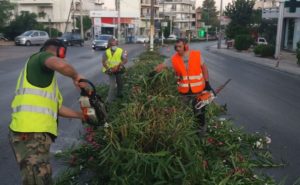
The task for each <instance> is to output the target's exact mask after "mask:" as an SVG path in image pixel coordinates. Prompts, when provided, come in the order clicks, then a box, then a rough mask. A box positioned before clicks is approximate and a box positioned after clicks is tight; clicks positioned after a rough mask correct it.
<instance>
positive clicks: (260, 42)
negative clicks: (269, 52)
mask: <svg viewBox="0 0 300 185" xmlns="http://www.w3.org/2000/svg"><path fill="white" fill-rule="evenodd" d="M256 44H257V45H260V44H262V45H268V42H267V40H266V39H265V38H264V37H258V38H257V40H256Z"/></svg>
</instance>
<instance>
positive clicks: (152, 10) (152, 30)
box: [150, 0, 154, 51]
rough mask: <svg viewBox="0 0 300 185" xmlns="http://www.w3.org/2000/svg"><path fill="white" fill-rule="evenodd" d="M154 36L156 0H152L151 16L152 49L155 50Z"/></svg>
mask: <svg viewBox="0 0 300 185" xmlns="http://www.w3.org/2000/svg"><path fill="white" fill-rule="evenodd" d="M153 38H154V0H151V18H150V51H153V48H154V46H153V40H154V39H153Z"/></svg>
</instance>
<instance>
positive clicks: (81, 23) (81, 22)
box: [80, 0, 84, 39]
mask: <svg viewBox="0 0 300 185" xmlns="http://www.w3.org/2000/svg"><path fill="white" fill-rule="evenodd" d="M80 34H81V38H82V39H84V35H83V18H82V0H80Z"/></svg>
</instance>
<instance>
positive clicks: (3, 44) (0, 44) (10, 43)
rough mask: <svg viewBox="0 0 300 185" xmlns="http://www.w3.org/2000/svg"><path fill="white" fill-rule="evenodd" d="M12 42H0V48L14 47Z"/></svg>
mask: <svg viewBox="0 0 300 185" xmlns="http://www.w3.org/2000/svg"><path fill="white" fill-rule="evenodd" d="M14 45H15V42H14V41H0V46H14Z"/></svg>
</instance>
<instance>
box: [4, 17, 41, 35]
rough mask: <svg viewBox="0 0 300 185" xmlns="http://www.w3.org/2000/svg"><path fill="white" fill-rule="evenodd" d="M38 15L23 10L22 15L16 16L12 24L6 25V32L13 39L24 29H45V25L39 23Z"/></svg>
mask: <svg viewBox="0 0 300 185" xmlns="http://www.w3.org/2000/svg"><path fill="white" fill-rule="evenodd" d="M36 18H37V15H36V14H35V13H30V12H27V11H22V12H21V14H20V15H18V16H16V18H15V20H13V21H11V23H10V25H9V26H7V27H6V29H5V33H6V35H7V37H9V38H10V39H13V38H14V37H16V36H17V35H20V34H21V33H23V32H24V31H27V30H32V29H40V30H41V29H43V25H42V24H40V23H38V22H37V20H36Z"/></svg>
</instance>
